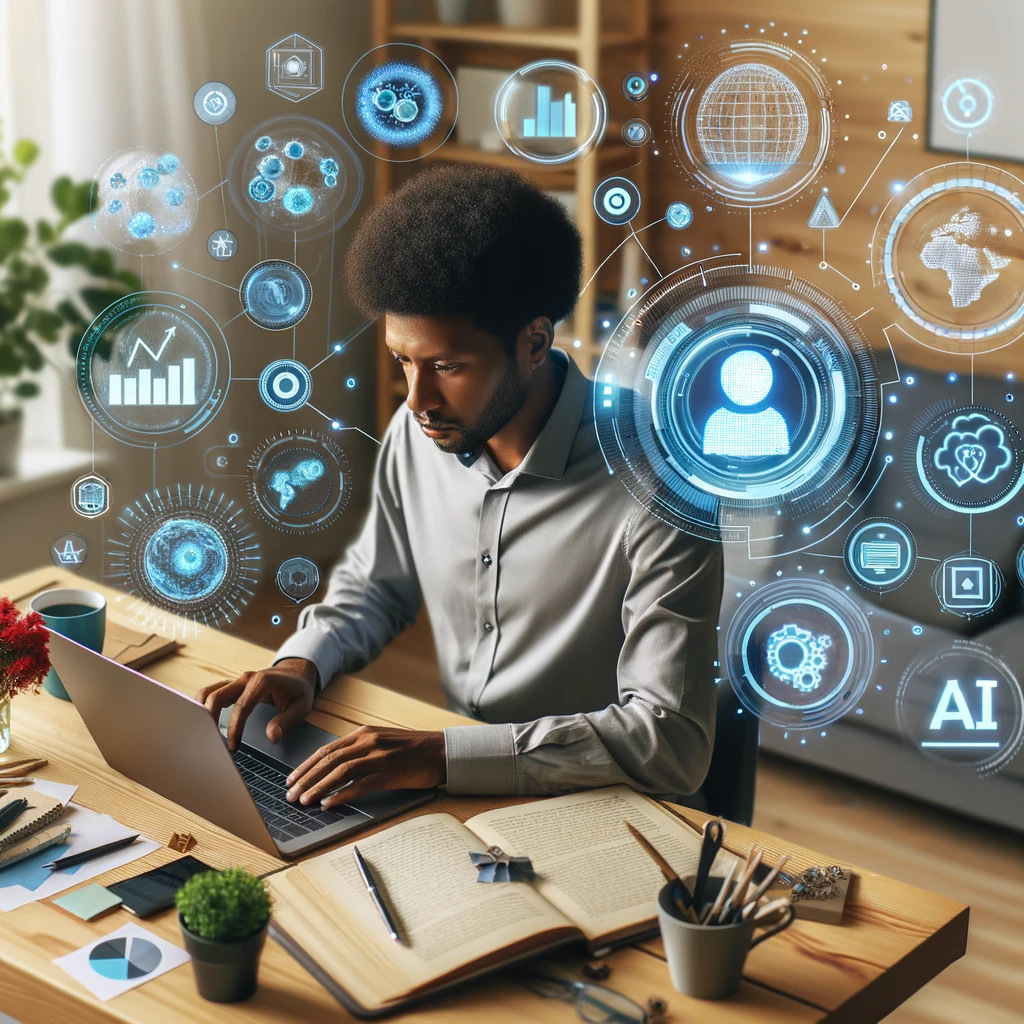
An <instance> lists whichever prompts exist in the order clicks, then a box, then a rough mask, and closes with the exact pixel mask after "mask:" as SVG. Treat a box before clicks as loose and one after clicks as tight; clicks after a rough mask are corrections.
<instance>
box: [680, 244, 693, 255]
mask: <svg viewBox="0 0 1024 1024" xmlns="http://www.w3.org/2000/svg"><path fill="white" fill-rule="evenodd" d="M679 251H680V252H681V253H682V254H683V255H684V256H689V255H690V253H692V252H693V250H692V249H691V248H690V247H689V246H688V245H684V246H683V247H682V249H680V250H679Z"/></svg>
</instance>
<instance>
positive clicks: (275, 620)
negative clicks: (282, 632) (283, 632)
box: [270, 615, 281, 626]
mask: <svg viewBox="0 0 1024 1024" xmlns="http://www.w3.org/2000/svg"><path fill="white" fill-rule="evenodd" d="M270 624H271V625H272V626H280V625H281V616H280V615H271V616H270Z"/></svg>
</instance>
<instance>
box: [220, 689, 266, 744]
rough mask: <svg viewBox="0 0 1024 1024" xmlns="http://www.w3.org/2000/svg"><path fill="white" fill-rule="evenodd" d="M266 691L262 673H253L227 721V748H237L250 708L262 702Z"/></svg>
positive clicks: (250, 712) (250, 711)
mask: <svg viewBox="0 0 1024 1024" xmlns="http://www.w3.org/2000/svg"><path fill="white" fill-rule="evenodd" d="M266 693H267V683H266V680H265V678H264V676H263V673H261V672H256V673H254V674H253V675H252V676H251V677H250V679H249V682H248V683H247V684H246V686H245V688H244V689H243V690H242V693H241V696H239V697H238V699H237V700H236V701H235V706H234V709H233V710H232V712H231V720H230V721H229V722H228V749H229V750H237V749H238V744H239V743H240V742H241V740H242V730H243V729H244V728H245V723H246V721H247V720H248V718H249V715H251V714H252V709H253V708H254V707H256V705H257V704H262V703H263V697H264V695H265V694H266Z"/></svg>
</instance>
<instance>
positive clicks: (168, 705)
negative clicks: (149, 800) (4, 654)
mask: <svg viewBox="0 0 1024 1024" xmlns="http://www.w3.org/2000/svg"><path fill="white" fill-rule="evenodd" d="M50 661H51V662H52V664H53V667H54V669H56V671H57V674H58V675H59V676H60V680H61V682H62V683H63V684H64V687H65V689H66V690H67V691H68V693H69V694H70V696H71V699H72V700H73V701H74V703H75V707H76V708H77V709H78V712H79V714H80V715H81V716H82V721H84V722H85V726H86V728H87V729H88V730H89V732H90V734H91V735H92V738H93V739H94V740H95V741H96V745H97V746H98V747H99V749H100V753H101V754H102V755H103V759H104V760H105V761H106V762H107V764H108V765H110V767H111V768H113V769H114V770H115V771H118V772H120V773H121V774H122V775H125V776H127V777H128V778H129V779H131V780H133V781H134V782H137V783H139V784H140V785H142V786H145V787H146V788H147V789H151V790H153V791H154V792H156V793H159V794H160V795H161V796H165V797H167V799H168V800H173V801H174V802H175V803H177V804H180V805H181V806H182V807H185V808H187V809H188V810H190V811H192V812H194V813H195V814H198V815H199V816H200V817H202V818H205V819H206V820H207V821H211V822H213V823H214V824H215V825H219V826H220V827H221V828H223V829H225V830H226V831H228V832H231V833H232V834H233V835H236V836H238V837H239V838H240V839H244V840H246V842H249V843H252V844H253V846H258V847H259V848H260V849H261V850H264V851H266V852H267V853H270V854H272V855H274V856H279V857H296V856H298V855H299V854H302V853H305V852H306V851H307V850H311V849H313V848H314V847H317V846H322V845H324V844H325V843H330V842H334V841H335V840H337V839H340V838H341V837H343V836H346V835H348V834H349V833H351V832H355V831H358V830H359V829H363V828H366V827H367V826H368V825H371V824H373V823H375V822H378V821H381V820H383V819H385V818H389V817H392V816H393V815H395V814H400V813H402V812H403V811H406V810H408V809H409V808H410V807H415V806H416V805H417V804H421V803H424V802H426V801H427V800H429V799H430V798H431V797H432V796H433V795H434V793H435V790H432V789H428V790H420V789H403V790H398V789H395V790H381V791H379V792H377V793H373V794H371V795H370V796H367V797H359V798H358V799H356V800H353V801H352V802H351V803H349V804H341V805H339V806H337V807H333V808H331V809H330V810H327V811H324V810H321V809H320V807H319V806H317V805H313V806H310V807H305V806H303V805H301V804H299V803H291V804H290V803H288V801H287V800H286V799H285V791H286V788H287V787H286V786H285V779H287V777H288V776H289V775H290V774H291V772H292V770H293V769H294V768H296V767H298V766H299V765H300V764H302V762H303V761H305V760H306V758H308V757H310V756H311V755H312V754H314V753H316V751H317V750H318V749H319V748H320V747H322V746H323V745H324V744H325V743H330V742H332V741H333V740H336V739H337V738H338V737H337V736H334V735H333V734H332V733H329V732H326V731H325V730H323V729H318V728H317V727H316V726H314V725H310V724H309V723H308V722H303V723H301V724H299V725H297V726H296V727H295V728H294V729H292V730H291V732H289V733H288V735H286V736H285V737H284V738H283V739H282V740H281V742H280V743H271V742H270V741H269V740H268V739H267V731H266V730H267V723H268V722H269V721H270V719H271V718H273V717H274V716H275V715H276V714H277V713H278V712H277V709H276V708H275V707H274V705H272V704H260V705H258V706H257V707H256V709H255V710H254V711H253V713H252V714H251V715H250V716H249V720H248V721H247V722H246V723H245V730H244V732H243V734H242V742H241V743H240V744H239V748H238V750H237V751H235V752H234V753H232V752H231V751H229V750H228V746H227V740H226V739H225V736H224V733H225V732H226V731H227V720H228V718H229V717H230V713H231V709H230V708H228V709H226V710H225V711H224V712H223V713H222V715H221V722H220V725H218V723H217V722H215V721H214V720H213V716H212V715H211V714H210V713H209V711H207V710H206V708H205V706H204V705H202V704H200V703H199V701H197V700H194V699H193V698H192V697H187V696H185V695H184V694H183V693H179V692H178V691H177V690H174V689H172V688H171V687H169V686H164V685H163V683H158V682H156V681H155V680H153V679H149V678H147V677H146V676H144V675H142V674H140V673H139V672H136V671H134V670H133V669H130V668H126V667H125V666H124V665H119V664H118V663H117V662H116V661H111V660H110V659H109V658H104V657H103V656H102V655H100V654H96V653H95V652H94V651H90V650H88V649H87V648H85V647H82V646H81V645H80V644H76V643H75V642H74V641H73V640H68V639H67V638H66V637H63V636H61V635H60V634H59V633H54V632H51V633H50Z"/></svg>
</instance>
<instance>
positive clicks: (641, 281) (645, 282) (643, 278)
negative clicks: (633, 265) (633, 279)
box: [640, 277, 648, 285]
mask: <svg viewBox="0 0 1024 1024" xmlns="http://www.w3.org/2000/svg"><path fill="white" fill-rule="evenodd" d="M640 283H641V284H642V285H646V284H648V280H647V278H646V277H641V278H640Z"/></svg>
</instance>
